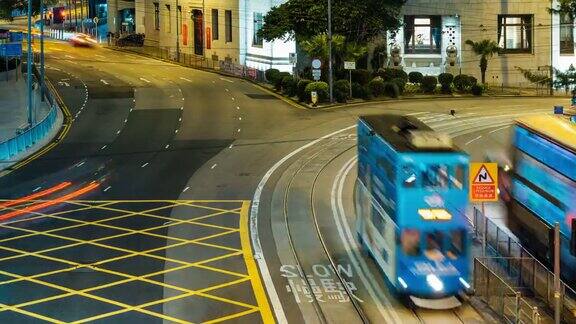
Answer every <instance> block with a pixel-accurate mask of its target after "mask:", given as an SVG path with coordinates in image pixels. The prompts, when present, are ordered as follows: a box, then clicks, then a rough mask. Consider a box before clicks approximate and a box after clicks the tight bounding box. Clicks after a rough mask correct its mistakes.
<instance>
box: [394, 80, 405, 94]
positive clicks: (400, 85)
mask: <svg viewBox="0 0 576 324" xmlns="http://www.w3.org/2000/svg"><path fill="white" fill-rule="evenodd" d="M391 82H392V83H394V84H396V86H397V87H398V91H399V92H400V93H399V94H400V95H401V94H403V93H404V89H406V80H404V79H402V78H396V79H392V81H391Z"/></svg>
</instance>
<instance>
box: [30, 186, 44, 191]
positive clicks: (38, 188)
mask: <svg viewBox="0 0 576 324" xmlns="http://www.w3.org/2000/svg"><path fill="white" fill-rule="evenodd" d="M40 189H42V187H37V188H36V189H34V190H32V192H36V191H38V190H40Z"/></svg>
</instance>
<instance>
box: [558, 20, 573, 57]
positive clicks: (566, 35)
mask: <svg viewBox="0 0 576 324" xmlns="http://www.w3.org/2000/svg"><path fill="white" fill-rule="evenodd" d="M560 54H565V55H574V20H573V19H572V18H571V17H570V15H567V14H563V15H560Z"/></svg>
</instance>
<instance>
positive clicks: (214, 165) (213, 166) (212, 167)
mask: <svg viewBox="0 0 576 324" xmlns="http://www.w3.org/2000/svg"><path fill="white" fill-rule="evenodd" d="M216 166H218V164H216V163H214V164H213V165H212V166H211V167H210V169H214V168H215V167H216Z"/></svg>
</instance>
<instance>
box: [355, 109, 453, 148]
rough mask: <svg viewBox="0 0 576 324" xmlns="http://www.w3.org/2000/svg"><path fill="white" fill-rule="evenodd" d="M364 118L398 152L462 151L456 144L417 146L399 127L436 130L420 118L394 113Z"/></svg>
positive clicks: (425, 130)
mask: <svg viewBox="0 0 576 324" xmlns="http://www.w3.org/2000/svg"><path fill="white" fill-rule="evenodd" d="M359 118H360V119H361V120H363V121H364V122H365V123H366V124H367V125H368V126H369V127H370V128H372V130H374V132H376V134H378V135H379V136H380V137H382V138H383V139H384V140H385V141H386V142H387V143H389V144H390V145H392V147H393V148H394V149H395V150H396V151H397V152H430V151H438V152H458V151H460V150H459V149H458V148H457V147H456V146H454V145H450V146H449V147H442V148H433V149H431V148H429V147H425V148H418V147H415V146H414V145H413V144H412V142H411V141H410V138H409V137H408V136H406V133H402V132H399V131H398V128H400V129H403V128H406V127H409V130H413V131H424V132H434V130H433V129H432V128H430V126H428V125H426V124H424V123H423V122H422V121H420V120H419V119H418V118H415V117H412V116H406V115H393V114H381V115H366V116H360V117H359Z"/></svg>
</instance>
